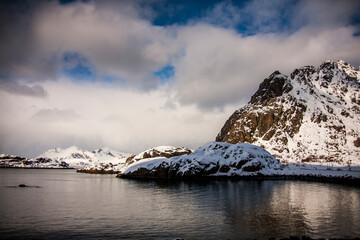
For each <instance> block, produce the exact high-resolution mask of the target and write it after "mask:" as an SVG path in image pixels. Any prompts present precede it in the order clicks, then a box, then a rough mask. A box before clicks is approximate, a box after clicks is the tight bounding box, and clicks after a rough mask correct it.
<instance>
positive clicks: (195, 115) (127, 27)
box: [0, 1, 360, 156]
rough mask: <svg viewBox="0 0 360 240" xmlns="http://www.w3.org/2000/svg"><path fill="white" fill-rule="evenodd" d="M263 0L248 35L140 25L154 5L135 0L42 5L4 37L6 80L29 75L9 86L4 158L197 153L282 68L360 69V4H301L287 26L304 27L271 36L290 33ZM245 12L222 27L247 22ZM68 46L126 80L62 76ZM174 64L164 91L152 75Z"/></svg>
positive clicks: (204, 24) (0, 95)
mask: <svg viewBox="0 0 360 240" xmlns="http://www.w3.org/2000/svg"><path fill="white" fill-rule="evenodd" d="M135 3H137V2H136V1H135ZM262 3H264V2H263V1H253V2H250V3H249V4H248V5H247V6H246V8H245V9H247V10H248V11H249V14H250V15H251V16H250V18H255V19H256V16H258V15H256V10H257V9H259V8H258V7H259V6H260V7H261V8H260V9H261V12H260V15H261V16H263V17H264V18H262V19H260V20H259V21H258V22H254V25H253V26H251V28H252V29H262V33H258V34H256V35H251V36H245V35H241V34H239V33H238V32H236V31H235V30H233V29H230V28H226V29H224V28H221V27H216V26H214V25H210V24H209V22H210V23H212V22H214V21H215V20H214V21H213V20H211V19H209V16H206V17H205V18H204V19H202V20H200V21H198V22H191V24H189V25H187V26H176V25H174V26H167V27H158V26H153V25H151V23H150V22H149V21H148V20H146V19H144V18H141V15H142V14H147V15H148V16H151V15H152V14H153V13H152V12H151V10H146V11H145V13H144V11H143V10H139V6H140V5H137V4H134V1H105V2H103V1H101V2H92V3H90V4H83V3H75V4H68V5H65V6H59V5H58V4H57V2H56V1H51V2H42V3H41V4H39V6H37V7H35V8H34V10H33V11H32V12H31V14H30V15H29V16H24V17H23V18H20V19H17V20H16V21H15V22H14V25H13V28H14V29H12V30H9V29H5V32H6V33H7V35H5V37H4V38H2V39H0V41H2V42H1V44H0V51H1V54H0V73H4V72H9V75H12V76H17V77H18V78H19V79H20V80H21V81H14V82H9V81H8V82H5V81H2V82H1V85H0V87H1V90H2V91H0V112H2V113H6V114H3V116H2V118H0V139H2V141H1V142H0V151H6V152H7V153H20V154H24V155H28V156H34V155H36V154H39V153H40V152H42V151H44V150H46V149H47V148H52V147H57V146H59V147H66V146H69V145H73V144H76V145H79V146H80V147H83V148H87V149H95V148H98V147H100V146H103V145H107V146H109V147H113V148H115V149H118V150H121V151H128V152H137V151H141V150H144V149H145V148H148V147H153V146H155V145H163V144H166V145H168V144H169V145H182V146H187V147H191V148H196V147H198V146H200V145H202V144H204V143H205V142H208V141H212V140H214V139H215V136H216V134H217V133H218V132H219V131H220V128H221V127H222V125H223V123H224V122H225V120H226V119H227V118H228V117H229V116H230V114H231V113H232V112H233V111H234V110H235V109H237V108H238V107H240V106H241V104H243V103H245V102H247V101H249V100H250V96H251V95H252V94H253V93H254V92H255V91H256V89H257V88H258V84H259V83H260V82H261V81H262V80H263V79H264V78H266V77H267V76H269V75H270V74H271V73H272V72H274V71H275V70H280V71H281V72H283V73H285V74H288V73H290V72H291V71H292V70H294V68H298V67H301V66H303V65H319V64H321V63H322V62H323V61H324V60H326V59H333V60H337V59H344V60H345V61H348V62H349V63H350V64H353V65H355V66H359V65H360V56H359V54H358V52H359V51H358V50H359V49H360V41H359V37H355V36H354V33H355V32H356V31H357V30H358V29H357V28H356V26H352V25H349V24H348V23H349V21H350V17H351V16H352V15H353V14H354V12H355V11H356V9H358V7H359V4H357V3H356V2H353V1H347V2H346V3H345V4H344V5H342V3H343V1H335V2H331V3H334V4H324V2H320V3H319V2H318V1H316V2H315V3H314V1H300V2H299V3H298V4H297V5H296V6H294V8H296V11H295V10H294V15H293V16H292V18H291V19H287V20H288V21H291V23H290V24H289V26H296V27H299V29H295V30H294V29H293V30H294V31H291V32H281V33H268V32H273V31H274V30H278V29H279V28H277V27H278V26H273V25H271V21H270V23H267V22H266V21H264V19H265V18H266V19H268V20H269V19H270V20H271V19H276V17H277V16H279V12H278V11H276V9H273V8H271V9H267V7H266V6H268V5H266V4H265V5H262ZM277 3H281V1H278V2H277ZM224 6H230V7H231V5H229V4H225V5H224ZM256 6H257V7H256ZM235 10H237V9H236V8H235V7H234V8H232V9H230V10H229V11H230V12H231V14H233V15H234V16H232V17H231V18H226V19H225V20H226V22H224V23H220V24H219V25H218V26H223V25H225V26H227V27H231V26H235V25H236V24H235V25H233V22H232V21H235V23H236V22H241V21H243V19H245V20H246V16H238V15H236V11H235ZM266 10H269V11H266ZM327 10H328V11H327ZM229 11H224V8H223V6H220V5H218V6H217V9H215V10H214V11H213V12H215V13H216V14H217V15H216V18H217V19H221V18H222V17H223V15H224V14H229ZM242 12H243V11H242ZM315 13H316V14H315ZM327 13H331V14H327ZM315 15H316V16H315ZM0 18H1V16H0ZM0 20H1V19H0ZM1 25H2V26H1V27H4V26H7V25H6V24H1ZM275 25H277V24H275ZM300 26H301V28H300ZM280 29H281V28H280ZM0 30H1V29H0ZM20 30H21V31H20ZM15 40H16V41H15ZM66 51H70V52H79V53H80V54H81V55H82V56H84V57H86V58H87V59H89V61H91V64H92V65H93V66H94V68H95V70H96V73H97V74H98V76H101V75H103V74H105V75H106V74H108V75H114V76H117V77H119V78H121V79H122V80H124V81H126V82H127V84H117V83H104V82H101V81H100V82H99V81H95V82H93V83H87V82H81V83H79V82H78V83H74V82H71V81H68V80H66V79H57V78H58V76H57V72H58V70H59V68H60V66H61V65H60V64H61V62H62V59H61V57H62V53H63V52H66ZM168 64H171V65H172V66H174V76H173V77H172V79H171V81H169V82H168V83H166V84H165V85H164V84H163V85H161V84H159V83H160V80H159V79H157V78H156V77H155V76H153V72H154V71H156V70H159V69H160V68H162V67H164V66H166V65H168ZM56 79H57V80H56ZM45 80H55V81H45ZM39 81H42V83H41V85H39V84H38V85H36V84H34V82H39ZM139 89H142V90H144V89H145V90H147V91H142V90H139ZM149 89H150V90H149ZM31 96H39V97H37V98H34V97H31Z"/></svg>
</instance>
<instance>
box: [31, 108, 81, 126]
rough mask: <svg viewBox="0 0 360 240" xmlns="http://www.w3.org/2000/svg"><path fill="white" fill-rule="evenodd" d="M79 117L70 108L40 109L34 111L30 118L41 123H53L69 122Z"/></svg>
mask: <svg viewBox="0 0 360 240" xmlns="http://www.w3.org/2000/svg"><path fill="white" fill-rule="evenodd" d="M79 118H80V117H79V116H78V115H77V114H76V113H75V112H74V110H71V109H64V110H59V109H57V108H53V109H47V108H45V109H41V110H40V111H38V112H37V113H35V114H34V115H33V116H32V117H31V120H33V121H40V122H43V123H54V122H69V121H74V120H76V119H79Z"/></svg>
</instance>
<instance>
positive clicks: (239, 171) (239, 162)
mask: <svg viewBox="0 0 360 240" xmlns="http://www.w3.org/2000/svg"><path fill="white" fill-rule="evenodd" d="M281 166H282V165H281V164H280V162H279V161H278V160H277V159H276V158H274V157H273V156H272V155H271V154H270V153H268V152H267V151H265V150H264V149H262V148H260V147H257V146H254V145H250V144H246V143H239V144H229V143H220V142H212V143H208V144H205V145H204V146H202V147H200V148H198V149H197V150H196V151H194V152H192V153H191V154H186V155H182V156H175V157H171V158H162V157H160V158H159V157H158V158H150V159H142V160H139V161H137V162H134V163H132V164H130V165H129V166H128V167H127V168H126V169H124V170H123V171H122V172H121V173H120V174H119V175H118V177H123V178H193V177H220V176H224V177H234V176H259V175H261V176H263V175H271V174H273V173H274V171H276V170H278V169H280V168H281Z"/></svg>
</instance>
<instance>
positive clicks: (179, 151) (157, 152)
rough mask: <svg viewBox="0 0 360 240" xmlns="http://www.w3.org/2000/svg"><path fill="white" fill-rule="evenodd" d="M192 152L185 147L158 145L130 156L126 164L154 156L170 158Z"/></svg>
mask: <svg viewBox="0 0 360 240" xmlns="http://www.w3.org/2000/svg"><path fill="white" fill-rule="evenodd" d="M190 153H192V150H191V149H189V148H185V147H173V146H158V147H153V148H149V149H147V150H145V151H143V152H140V153H138V154H137V155H132V156H130V157H129V158H128V159H127V160H126V164H127V165H129V164H131V163H134V162H137V161H139V160H142V159H146V158H154V157H165V158H170V157H175V156H181V155H184V154H190Z"/></svg>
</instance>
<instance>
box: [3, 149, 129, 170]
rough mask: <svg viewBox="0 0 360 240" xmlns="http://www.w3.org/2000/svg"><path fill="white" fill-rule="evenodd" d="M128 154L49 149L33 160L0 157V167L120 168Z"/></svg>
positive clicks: (100, 150)
mask: <svg viewBox="0 0 360 240" xmlns="http://www.w3.org/2000/svg"><path fill="white" fill-rule="evenodd" d="M129 156H131V154H129V153H122V152H117V151H114V150H111V149H110V148H107V147H105V148H99V149H96V150H94V151H87V150H83V149H80V148H78V147H76V146H72V147H69V148H65V149H61V148H54V149H50V150H48V151H46V152H44V153H42V154H40V155H39V156H38V157H36V158H34V159H27V158H24V157H18V156H13V155H5V154H1V155H0V166H2V167H21V168H75V169H81V168H86V167H97V166H102V167H103V168H109V167H110V166H111V169H113V168H121V167H122V166H123V164H124V163H125V161H126V159H127V158H128V157H129Z"/></svg>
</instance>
